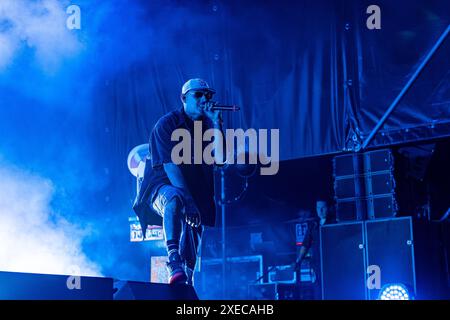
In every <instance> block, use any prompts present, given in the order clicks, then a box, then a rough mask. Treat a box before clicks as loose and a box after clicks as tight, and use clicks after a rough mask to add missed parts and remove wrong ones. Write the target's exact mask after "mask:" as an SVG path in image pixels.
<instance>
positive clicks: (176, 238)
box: [163, 197, 187, 284]
mask: <svg viewBox="0 0 450 320" xmlns="http://www.w3.org/2000/svg"><path fill="white" fill-rule="evenodd" d="M182 209H183V204H182V202H181V200H180V199H179V198H178V197H173V198H172V199H171V200H170V201H169V202H168V203H167V205H166V206H165V208H164V217H163V227H164V233H165V238H166V244H167V255H168V258H169V261H168V262H167V267H168V269H169V283H170V284H173V283H185V282H186V280H187V277H186V273H185V271H184V268H183V262H182V260H181V257H180V252H179V245H180V236H181V227H182V223H183V222H182V212H181V211H182Z"/></svg>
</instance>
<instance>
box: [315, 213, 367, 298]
mask: <svg viewBox="0 0 450 320" xmlns="http://www.w3.org/2000/svg"><path fill="white" fill-rule="evenodd" d="M363 249H364V223H363V222H353V223H342V224H334V225H325V226H322V227H321V228H320V253H321V261H322V268H321V273H322V275H321V276H322V299H324V300H364V299H366V289H365V270H366V268H365V259H364V250H363Z"/></svg>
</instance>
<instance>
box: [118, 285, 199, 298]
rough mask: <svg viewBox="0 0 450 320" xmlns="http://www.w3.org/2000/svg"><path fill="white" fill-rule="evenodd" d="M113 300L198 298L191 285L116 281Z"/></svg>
mask: <svg viewBox="0 0 450 320" xmlns="http://www.w3.org/2000/svg"><path fill="white" fill-rule="evenodd" d="M114 288H115V291H116V292H115V293H114V300H198V296H197V293H196V292H195V290H194V288H193V287H192V286H188V285H184V284H175V285H169V284H162V283H148V282H137V281H116V282H115V283H114Z"/></svg>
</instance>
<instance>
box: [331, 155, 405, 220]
mask: <svg viewBox="0 0 450 320" xmlns="http://www.w3.org/2000/svg"><path fill="white" fill-rule="evenodd" d="M333 175H334V191H335V200H336V218H337V220H338V221H339V222H341V221H354V220H366V219H376V218H388V217H395V216H396V214H397V202H396V199H395V179H394V158H393V155H392V152H391V150H389V149H384V150H377V151H371V152H366V153H354V154H346V155H342V156H336V157H335V158H334V159H333Z"/></svg>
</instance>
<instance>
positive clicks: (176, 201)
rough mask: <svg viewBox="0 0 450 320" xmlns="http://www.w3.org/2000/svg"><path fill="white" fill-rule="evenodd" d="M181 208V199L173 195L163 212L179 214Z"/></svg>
mask: <svg viewBox="0 0 450 320" xmlns="http://www.w3.org/2000/svg"><path fill="white" fill-rule="evenodd" d="M182 209H183V203H182V202H181V199H180V198H178V197H174V198H172V199H171V200H170V201H169V202H168V203H167V205H166V208H165V210H164V214H165V215H166V214H170V215H173V216H176V215H180V214H181V210H182Z"/></svg>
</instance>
